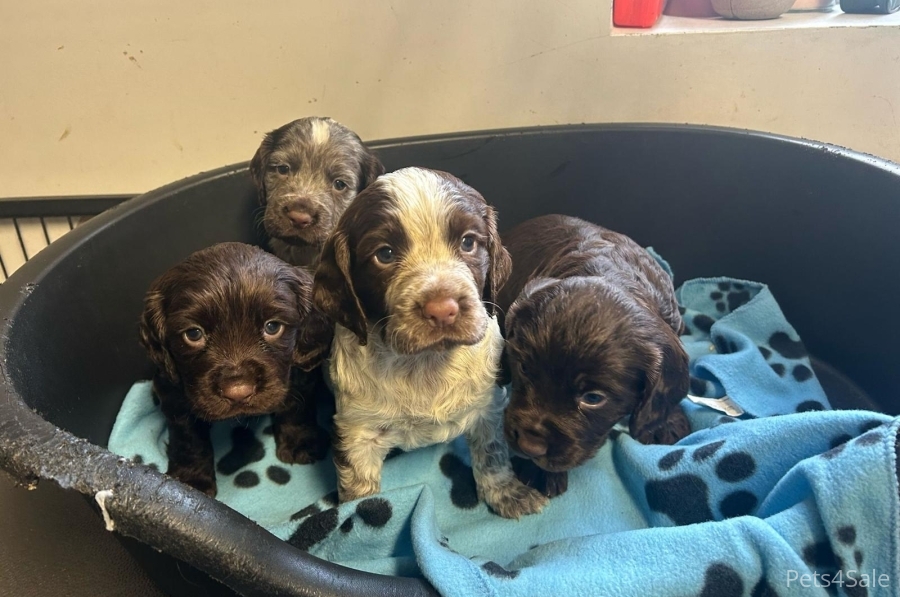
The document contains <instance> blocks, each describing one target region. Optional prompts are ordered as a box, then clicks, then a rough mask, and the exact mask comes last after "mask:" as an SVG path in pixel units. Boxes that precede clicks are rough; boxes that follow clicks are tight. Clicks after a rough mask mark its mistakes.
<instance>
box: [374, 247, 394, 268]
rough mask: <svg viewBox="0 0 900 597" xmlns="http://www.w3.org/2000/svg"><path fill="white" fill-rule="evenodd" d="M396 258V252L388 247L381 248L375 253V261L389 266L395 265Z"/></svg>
mask: <svg viewBox="0 0 900 597" xmlns="http://www.w3.org/2000/svg"><path fill="white" fill-rule="evenodd" d="M395 258H396V257H395V256H394V250H393V249H392V248H390V247H388V246H384V247H381V248H380V249H378V250H377V251H375V260H376V261H378V263H382V264H384V265H387V264H389V263H393V262H394V259H395Z"/></svg>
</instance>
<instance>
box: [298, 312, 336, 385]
mask: <svg viewBox="0 0 900 597" xmlns="http://www.w3.org/2000/svg"><path fill="white" fill-rule="evenodd" d="M333 338H334V321H332V320H331V319H329V318H328V317H327V316H326V315H325V314H324V313H322V311H320V310H319V309H318V308H316V307H315V306H313V307H312V310H311V311H310V312H309V314H308V315H307V316H306V318H305V319H304V320H303V321H302V322H301V323H300V331H299V332H298V334H297V344H296V346H295V347H294V365H296V366H297V367H299V368H300V369H302V370H303V371H312V370H313V369H315V368H316V367H318V366H319V365H321V364H322V363H323V362H324V361H325V359H327V358H328V356H329V354H330V353H331V341H332V339H333Z"/></svg>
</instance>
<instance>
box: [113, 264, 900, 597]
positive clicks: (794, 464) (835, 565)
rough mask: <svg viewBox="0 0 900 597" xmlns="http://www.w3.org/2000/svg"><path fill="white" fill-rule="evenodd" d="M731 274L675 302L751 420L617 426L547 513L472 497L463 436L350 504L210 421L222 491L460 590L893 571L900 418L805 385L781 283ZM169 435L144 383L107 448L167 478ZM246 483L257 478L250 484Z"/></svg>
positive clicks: (746, 588) (315, 473)
mask: <svg viewBox="0 0 900 597" xmlns="http://www.w3.org/2000/svg"><path fill="white" fill-rule="evenodd" d="M720 282H724V281H723V280H718V279H716V280H692V281H689V282H686V283H685V284H684V285H683V286H682V288H681V289H680V290H679V298H680V300H681V302H682V304H683V306H684V320H685V323H686V325H687V328H688V329H687V330H686V331H685V334H684V335H683V336H682V341H683V343H684V344H685V347H686V349H687V350H688V353H689V355H690V356H691V360H692V370H691V373H692V375H693V376H694V377H695V378H696V379H697V380H699V381H696V382H695V384H694V385H695V386H699V385H700V383H701V382H702V389H703V390H704V392H705V393H706V395H707V396H710V397H712V396H716V395H719V396H721V395H723V394H725V393H727V394H728V395H729V396H730V397H731V398H732V399H734V400H735V401H736V402H737V403H738V404H739V405H740V406H741V407H742V408H744V410H745V411H746V412H747V415H745V416H741V417H740V418H735V417H730V416H725V415H723V414H721V413H719V412H717V411H714V410H712V409H710V408H707V407H704V406H700V405H697V404H693V403H690V402H689V401H687V400H686V401H684V402H683V403H682V408H683V409H684V411H685V414H686V415H687V416H688V418H689V420H690V422H691V427H692V429H693V433H692V434H691V435H689V436H687V437H686V438H684V439H683V440H681V441H680V442H679V443H678V444H677V445H674V446H659V445H643V444H640V443H639V442H636V441H634V440H633V439H632V438H631V437H629V435H628V434H627V431H626V432H623V433H619V432H618V431H615V432H614V433H611V434H610V438H609V441H607V443H606V444H605V445H604V447H603V448H602V449H601V450H600V451H599V452H598V453H597V455H596V456H595V457H594V458H593V459H591V460H590V461H588V462H587V463H585V464H584V465H582V466H581V467H579V468H578V469H576V470H574V471H572V472H571V479H570V488H569V491H567V492H566V494H564V495H563V496H560V497H559V498H557V499H555V500H553V501H552V502H551V503H550V505H549V506H548V507H547V509H546V510H545V511H544V512H543V513H542V514H541V515H540V516H535V517H528V518H527V519H523V520H519V521H509V520H505V519H501V518H499V517H497V516H496V515H494V514H492V513H491V512H490V511H489V509H488V508H487V507H486V506H485V505H484V504H483V503H482V502H480V501H479V500H478V497H477V491H476V488H475V484H474V479H473V477H472V472H471V468H470V467H469V465H468V453H467V449H466V448H465V442H454V443H452V444H449V445H438V446H431V447H429V448H423V449H420V450H413V451H410V452H407V453H401V454H397V455H392V457H391V458H389V459H387V460H386V462H385V475H384V483H383V492H382V493H381V494H379V495H376V496H369V497H367V498H363V499H361V500H358V501H355V502H350V503H346V504H340V505H338V503H337V495H336V493H335V492H334V491H333V490H334V488H335V483H336V481H335V477H334V470H333V464H332V463H331V462H330V461H323V462H321V463H317V464H315V465H309V466H299V465H284V464H283V463H280V462H279V461H278V460H277V459H276V455H275V448H274V438H273V437H272V435H271V429H265V427H266V426H267V425H269V423H270V419H269V418H263V419H262V420H260V421H258V422H254V421H249V420H248V421H240V422H237V423H236V427H237V428H241V427H243V428H247V429H252V430H253V433H254V434H255V438H256V439H255V440H254V439H253V437H251V435H252V434H247V433H245V432H243V431H235V427H233V426H228V425H219V424H217V425H215V426H214V427H213V441H214V446H215V447H216V451H215V454H216V464H217V469H218V468H224V470H225V471H226V472H228V473H230V474H224V473H219V472H217V474H221V476H222V484H221V487H223V491H222V492H221V496H220V498H218V499H220V500H221V501H223V502H224V503H226V504H228V505H229V506H231V507H233V508H235V509H236V510H238V511H239V512H241V513H243V514H245V515H247V516H248V517H250V518H251V519H253V520H255V521H257V522H258V523H259V524H261V525H262V526H263V527H265V528H267V529H269V530H270V531H271V532H272V533H273V534H275V535H276V536H278V537H280V538H282V539H284V540H285V541H288V542H290V544H292V545H294V546H296V547H298V548H301V549H304V550H307V551H308V552H309V553H310V554H313V555H315V556H318V557H321V558H324V559H327V560H330V561H333V562H336V563H339V564H342V565H345V566H349V567H351V568H355V569H358V570H365V571H369V572H375V573H379V574H393V575H399V576H424V577H425V578H427V579H428V580H429V581H430V582H432V584H434V585H435V587H436V588H437V590H438V592H439V593H440V594H442V595H445V596H447V597H468V596H469V595H476V594H477V595H483V594H492V595H496V596H497V597H515V596H517V595H534V594H554V595H555V594H560V595H562V594H565V595H570V594H571V595H595V594H596V590H597V587H615V590H616V594H620V595H623V597H644V596H645V595H663V594H678V595H694V596H697V595H724V596H727V595H732V594H734V595H743V596H752V597H757V596H758V597H763V596H765V597H770V596H772V595H778V596H780V597H787V596H788V595H793V594H797V593H798V592H802V591H801V589H798V588H797V587H798V584H797V583H795V584H794V585H792V586H791V587H790V588H786V585H785V580H786V574H787V573H788V570H789V569H790V570H794V569H795V568H796V569H798V571H799V572H800V573H801V574H804V573H809V574H813V573H818V574H819V578H820V579H821V578H822V576H823V575H826V576H827V577H828V578H833V577H834V575H836V574H837V573H838V572H840V573H842V574H845V577H846V573H848V572H849V571H850V570H851V569H854V568H855V569H859V570H863V569H865V570H873V569H874V570H877V571H878V572H879V573H880V572H882V571H885V572H892V571H893V570H895V569H896V565H897V564H896V562H897V561H900V560H898V559H897V558H898V556H897V550H896V546H893V545H894V544H893V543H891V541H892V539H891V537H893V534H892V533H893V532H894V531H892V528H895V527H892V526H891V525H889V524H886V521H889V520H892V519H893V518H894V517H895V514H896V511H895V510H894V509H892V504H896V503H897V499H898V498H897V485H896V471H895V469H894V467H895V466H896V457H895V441H896V434H897V431H898V428H900V421H898V420H895V419H892V418H891V417H888V416H886V415H880V414H877V413H865V412H860V411H831V410H829V408H830V407H829V404H828V400H827V398H826V397H825V394H824V392H822V390H821V387H820V386H819V384H818V381H817V380H816V379H815V376H812V377H811V378H810V379H806V380H805V381H801V380H800V379H798V378H797V377H796V376H795V375H794V374H793V371H794V369H795V367H796V366H797V365H808V363H809V360H808V359H809V357H808V356H807V355H805V352H806V350H805V348H804V347H803V346H802V344H801V343H800V341H799V338H798V335H797V334H796V333H795V332H794V330H793V328H791V326H790V324H789V323H788V322H787V321H786V320H785V319H784V317H783V315H782V314H781V312H780V310H779V309H778V307H777V304H775V301H774V298H773V297H772V296H771V294H770V293H769V291H768V289H767V288H766V287H765V286H763V285H759V284H754V283H752V282H743V281H740V280H738V281H732V282H731V283H729V284H728V285H727V287H720V286H719V284H720ZM743 292H746V296H745V295H742V294H740V293H743ZM714 293H721V297H718V298H716V297H715V296H713V295H714ZM729 293H732V294H736V295H737V296H733V297H731V299H729ZM718 303H722V305H723V306H724V310H723V309H720V308H719V307H718V306H717V304H718ZM732 307H735V308H732ZM701 316H702V317H701ZM772 364H782V365H783V366H784V374H783V375H779V374H778V373H777V372H776V371H775V370H773V368H772V366H771V365H772ZM810 370H811V369H810ZM800 377H801V378H802V377H803V374H802V373H801V374H800ZM726 390H727V392H726ZM698 393H699V392H698ZM771 415H784V416H771ZM626 429H627V427H626ZM165 439H166V434H165V421H164V419H163V418H162V416H161V414H160V412H159V408H158V406H157V405H154V404H153V403H152V393H151V392H150V389H149V383H146V382H142V383H140V384H136V386H135V387H134V388H133V390H132V391H131V392H129V396H128V397H126V399H125V402H124V403H123V410H122V411H121V412H120V415H119V418H117V421H116V428H115V429H114V430H113V436H112V437H111V438H110V442H109V443H110V448H111V449H113V450H114V451H116V452H117V453H119V454H122V455H129V454H130V455H134V459H133V460H135V461H138V460H139V461H140V462H142V463H143V465H145V466H149V465H154V464H155V465H158V467H159V469H161V470H165V467H166V460H165ZM257 443H261V444H262V452H260V447H259V445H257ZM260 453H261V454H262V458H261V459H259V460H257V459H256V458H257V456H259V455H260ZM138 456H140V457H141V458H138ZM140 462H138V463H136V464H135V466H141V464H140ZM244 473H253V474H254V475H255V476H256V478H257V479H258V484H257V485H255V486H253V487H249V488H244V487H238V486H237V485H236V484H235V481H236V479H237V478H238V477H240V475H242V474H244ZM245 478H246V479H248V480H249V479H252V477H251V475H250V474H247V475H245ZM835 480H839V481H837V482H835ZM281 482H284V483H283V484H280V483H281ZM226 490H227V491H226ZM598 504H602V505H603V507H598ZM585 512H590V513H591V514H590V516H585V515H584V513H585ZM692 523H698V524H692ZM379 525H381V526H379ZM710 545H717V546H722V549H714V550H711V549H710V548H709V546H710ZM525 546H530V547H528V548H527V549H526V547H525ZM891 546H893V547H891ZM633 569H641V570H653V571H654V574H653V575H650V576H648V575H640V577H639V578H637V579H636V581H635V582H623V580H622V578H623V577H622V572H623V570H633ZM828 575H831V576H828ZM892 581H895V579H894V578H893V575H892ZM654 583H655V584H654ZM895 588H896V584H894V585H892V589H895ZM892 589H887V590H884V589H876V588H869V589H868V590H867V591H863V590H862V589H861V588H857V589H855V590H854V589H851V590H847V589H846V587H845V589H844V590H843V592H841V594H846V595H850V596H851V597H857V596H859V595H866V597H869V596H871V597H879V596H880V595H892V594H894V593H892V592H891V590H892ZM894 592H896V591H894ZM818 593H819V594H823V595H824V594H826V591H823V590H821V589H819V590H818Z"/></svg>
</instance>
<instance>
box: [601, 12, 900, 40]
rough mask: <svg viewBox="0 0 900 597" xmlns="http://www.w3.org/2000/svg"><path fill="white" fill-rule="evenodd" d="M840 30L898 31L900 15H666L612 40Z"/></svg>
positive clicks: (621, 30)
mask: <svg viewBox="0 0 900 597" xmlns="http://www.w3.org/2000/svg"><path fill="white" fill-rule="evenodd" d="M836 27H860V28H868V27H897V28H900V12H896V13H894V14H890V15H863V14H847V13H845V12H842V11H841V10H840V8H835V9H834V10H833V11H831V12H787V13H785V14H783V15H781V16H780V17H779V18H777V19H770V20H766V21H739V20H730V19H723V18H719V17H713V18H689V17H675V16H669V15H665V14H664V15H663V16H662V17H660V19H659V21H658V22H657V23H656V25H654V26H653V27H651V28H649V29H638V28H629V27H613V28H612V31H611V35H612V36H633V35H677V34H690V33H726V32H735V31H737V32H744V31H773V30H780V29H815V28H821V29H829V28H836ZM898 35H900V32H898ZM897 41H898V44H900V37H898V40H897Z"/></svg>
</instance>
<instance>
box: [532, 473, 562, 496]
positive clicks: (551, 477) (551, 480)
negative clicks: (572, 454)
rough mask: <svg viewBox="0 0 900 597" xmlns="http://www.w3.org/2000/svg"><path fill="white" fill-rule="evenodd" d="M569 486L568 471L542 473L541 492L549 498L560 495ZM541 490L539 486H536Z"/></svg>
mask: <svg viewBox="0 0 900 597" xmlns="http://www.w3.org/2000/svg"><path fill="white" fill-rule="evenodd" d="M568 488H569V473H566V472H562V473H550V472H545V473H544V488H543V491H542V493H543V494H544V495H546V496H547V497H549V498H555V497H556V496H558V495H562V494H564V493H565V492H566V490H567V489H568ZM537 489H538V490H539V491H541V489H540V488H537Z"/></svg>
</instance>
